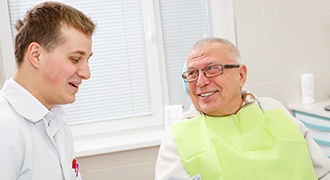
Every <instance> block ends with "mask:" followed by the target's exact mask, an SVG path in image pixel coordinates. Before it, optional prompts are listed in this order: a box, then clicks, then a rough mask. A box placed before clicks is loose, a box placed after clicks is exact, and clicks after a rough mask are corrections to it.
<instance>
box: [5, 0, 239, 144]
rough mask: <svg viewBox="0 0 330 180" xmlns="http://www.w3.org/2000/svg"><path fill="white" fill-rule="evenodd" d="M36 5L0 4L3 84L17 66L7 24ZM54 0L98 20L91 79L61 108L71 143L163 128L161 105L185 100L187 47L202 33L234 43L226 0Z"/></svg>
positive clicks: (29, 0) (21, 0) (11, 0)
mask: <svg viewBox="0 0 330 180" xmlns="http://www.w3.org/2000/svg"><path fill="white" fill-rule="evenodd" d="M40 2H42V1H35V0H8V2H6V1H5V2H3V1H2V2H1V3H0V5H1V7H8V8H3V9H5V10H4V11H2V12H0V16H1V17H0V18H1V19H0V20H1V22H4V24H3V23H2V24H3V25H2V26H1V27H0V33H1V34H0V35H1V36H0V37H1V39H0V53H1V56H0V61H2V63H1V66H0V67H2V68H1V72H2V79H3V81H4V79H7V78H10V77H11V76H12V75H13V73H14V71H15V65H14V62H15V61H14V56H13V49H12V38H13V37H14V36H13V35H14V34H15V31H14V29H11V27H12V25H13V24H14V23H15V21H16V19H18V18H22V17H23V16H24V13H25V12H26V10H27V9H28V8H30V7H32V6H33V5H35V4H38V3H40ZM60 2H64V3H66V4H69V5H72V6H73V7H76V8H77V9H79V10H81V11H83V12H84V13H86V14H87V15H88V16H90V17H91V18H92V19H93V21H95V22H96V24H97V29H96V32H95V34H94V36H93V52H94V55H93V57H92V58H91V60H90V68H91V72H92V77H91V79H89V80H88V81H84V82H83V85H82V86H81V88H80V91H79V93H78V94H77V98H76V99H77V100H76V102H75V103H73V104H71V105H65V106H64V107H65V108H66V109H67V111H68V114H69V121H68V123H69V124H70V126H71V127H72V130H73V133H74V136H75V137H76V140H77V141H79V140H81V139H85V138H89V137H91V136H93V137H97V135H102V136H107V135H110V136H114V137H115V136H121V135H126V134H130V133H132V132H140V131H155V130H162V129H164V118H163V117H164V106H165V105H168V104H183V105H184V106H185V107H188V106H189V105H190V104H191V103H190V101H189V98H188V96H187V94H186V93H185V91H184V88H183V83H182V80H181V73H182V68H183V64H184V63H185V61H186V57H187V55H188V52H189V50H190V48H191V46H192V44H193V43H194V42H195V41H196V40H198V39H200V38H202V37H207V36H221V37H226V38H228V39H230V40H232V41H233V42H235V33H234V25H233V12H232V0H194V1H182V0H157V1H155V0H118V1H93V2H92V1H89V0H80V1H72V0H61V1H60ZM9 17H10V19H9ZM8 42H10V43H8ZM8 44H9V46H8ZM5 49H6V51H4V50H5ZM8 49H9V51H8ZM186 109H187V108H186Z"/></svg>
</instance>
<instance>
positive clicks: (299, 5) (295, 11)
mask: <svg viewBox="0 0 330 180" xmlns="http://www.w3.org/2000/svg"><path fill="white" fill-rule="evenodd" d="M263 5H264V12H265V15H264V16H265V18H274V17H286V16H301V15H311V14H323V13H329V9H330V1H324V0H313V1H311V0H288V1H284V0H276V1H274V0H263Z"/></svg>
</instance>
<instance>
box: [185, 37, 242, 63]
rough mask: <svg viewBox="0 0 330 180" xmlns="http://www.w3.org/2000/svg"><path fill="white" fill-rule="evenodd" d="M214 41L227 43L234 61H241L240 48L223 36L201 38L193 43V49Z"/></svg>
mask: <svg viewBox="0 0 330 180" xmlns="http://www.w3.org/2000/svg"><path fill="white" fill-rule="evenodd" d="M212 43H220V44H223V45H225V46H226V47H227V48H228V49H229V51H230V52H229V53H230V58H231V59H232V60H233V61H237V62H238V63H239V62H240V60H241V54H240V52H239V50H238V48H237V47H236V46H235V45H234V44H233V43H232V42H230V41H228V40H226V39H223V38H218V37H207V38H204V39H201V40H199V41H197V42H196V43H195V44H194V45H193V47H192V49H191V50H194V49H199V48H203V47H205V46H206V45H208V44H212Z"/></svg>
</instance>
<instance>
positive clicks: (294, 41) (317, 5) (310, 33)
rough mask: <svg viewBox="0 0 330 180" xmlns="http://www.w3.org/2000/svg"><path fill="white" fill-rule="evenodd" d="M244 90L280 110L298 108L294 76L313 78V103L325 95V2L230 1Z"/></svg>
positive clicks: (329, 47) (329, 58) (328, 28)
mask: <svg viewBox="0 0 330 180" xmlns="http://www.w3.org/2000/svg"><path fill="white" fill-rule="evenodd" d="M235 11H236V12H235V15H236V28H237V29H236V30H237V42H238V47H239V49H240V50H241V52H242V59H243V63H246V64H247V65H248V81H247V84H246V88H248V89H249V90H251V91H252V92H255V93H256V94H257V96H259V97H260V96H270V97H274V98H276V99H278V100H280V101H281V102H282V103H284V104H285V105H288V104H290V103H299V102H301V91H300V79H299V78H300V75H301V74H303V73H308V72H311V73H314V76H315V91H316V100H317V101H321V100H324V99H327V98H329V95H330V83H329V81H330V71H329V68H330V1H324V0H314V1H310V0H289V1H288V0H249V1H247V0H244V1H242V0H235Z"/></svg>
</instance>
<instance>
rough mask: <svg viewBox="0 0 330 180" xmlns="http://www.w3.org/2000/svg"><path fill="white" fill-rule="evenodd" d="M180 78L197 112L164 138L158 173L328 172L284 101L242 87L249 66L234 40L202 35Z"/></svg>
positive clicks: (226, 176) (237, 177) (270, 175)
mask: <svg viewBox="0 0 330 180" xmlns="http://www.w3.org/2000/svg"><path fill="white" fill-rule="evenodd" d="M182 77H183V79H184V80H185V81H186V82H187V83H188V90H189V96H190V99H191V101H192V103H193V105H194V107H195V108H196V109H197V111H196V113H188V114H189V116H190V117H191V116H194V117H192V118H191V119H187V120H184V121H182V122H179V123H177V124H175V125H174V126H173V127H172V131H171V132H170V133H169V134H168V136H167V137H166V138H164V140H163V141H162V144H161V147H160V150H159V156H158V159H157V163H156V178H155V179H157V180H167V179H175V178H177V179H182V178H186V179H198V178H201V179H202V180H256V179H260V180H261V179H262V180H268V179H271V180H279V179H280V180H305V179H306V180H312V179H322V180H329V179H330V160H329V159H328V158H327V157H326V155H325V154H324V153H323V152H322V150H321V149H320V147H319V146H318V145H317V144H316V143H315V142H314V140H313V139H312V137H311V136H310V133H309V131H308V129H307V128H306V127H305V126H304V125H303V124H302V123H301V122H299V121H298V120H297V119H295V118H294V117H292V115H291V114H290V113H289V112H288V111H287V110H286V109H285V107H284V106H283V105H282V104H281V103H279V102H278V101H276V100H274V99H271V98H258V99H257V98H255V96H254V95H253V94H251V93H248V92H246V91H244V90H243V89H242V88H243V86H244V84H245V81H246V77H247V67H246V65H244V64H241V63H240V54H239V51H238V49H237V48H236V47H235V46H234V45H233V44H232V43H230V42H229V41H227V40H224V39H220V38H206V39H203V40H201V41H199V42H197V43H196V44H195V45H194V46H193V48H192V50H191V52H190V54H189V56H188V60H187V71H186V72H184V73H183V74H182ZM192 114H194V115H192ZM173 177H174V178H173Z"/></svg>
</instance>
